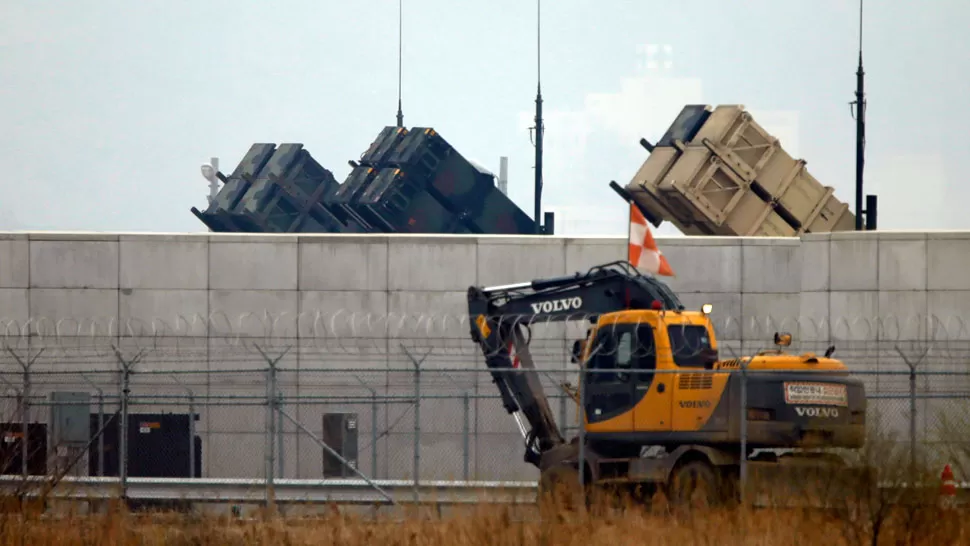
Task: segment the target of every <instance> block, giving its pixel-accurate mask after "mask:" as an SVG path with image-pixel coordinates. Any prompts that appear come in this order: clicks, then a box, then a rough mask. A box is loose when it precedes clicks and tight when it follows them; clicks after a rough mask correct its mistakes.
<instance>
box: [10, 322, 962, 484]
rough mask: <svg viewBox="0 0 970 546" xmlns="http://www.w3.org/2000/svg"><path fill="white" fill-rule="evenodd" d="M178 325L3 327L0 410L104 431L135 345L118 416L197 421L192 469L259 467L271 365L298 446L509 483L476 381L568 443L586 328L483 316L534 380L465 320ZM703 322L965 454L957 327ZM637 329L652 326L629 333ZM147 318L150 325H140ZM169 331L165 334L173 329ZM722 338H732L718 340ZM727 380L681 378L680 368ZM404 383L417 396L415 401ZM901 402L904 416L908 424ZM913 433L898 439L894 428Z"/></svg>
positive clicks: (677, 347)
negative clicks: (821, 372) (59, 411)
mask: <svg viewBox="0 0 970 546" xmlns="http://www.w3.org/2000/svg"><path fill="white" fill-rule="evenodd" d="M191 316H192V315H189V316H186V317H184V318H179V319H178V320H170V321H163V320H161V319H158V320H153V321H147V322H146V321H136V320H131V321H117V320H112V319H104V320H102V319H96V318H87V319H61V320H46V319H41V320H30V321H23V322H17V321H10V320H8V321H3V324H4V326H3V332H4V333H3V335H2V336H0V380H2V383H3V384H2V385H0V391H2V399H3V405H0V412H2V415H0V417H2V418H3V419H4V420H9V421H16V420H18V419H20V418H21V417H22V415H21V413H19V412H21V410H23V409H24V408H26V410H27V412H28V416H29V419H30V420H31V421H35V420H41V421H43V420H44V419H45V414H46V412H47V410H48V409H49V408H50V407H51V405H52V404H53V402H51V401H50V399H49V398H48V395H49V393H50V392H51V391H56V390H85V391H91V392H93V393H95V398H94V399H93V401H94V400H96V401H97V404H98V405H99V407H100V408H101V409H99V411H98V413H99V414H100V416H101V418H102V421H108V422H109V423H110V425H109V426H116V424H117V421H111V419H112V417H113V416H115V415H118V413H119V411H120V405H121V400H122V394H121V391H122V388H121V376H120V367H119V362H118V360H119V358H120V359H123V360H124V359H134V357H135V355H136V354H138V353H141V352H143V353H144V354H143V356H142V358H141V359H140V360H139V361H138V362H137V364H136V365H134V366H133V367H132V369H131V375H130V383H129V388H130V395H129V398H128V400H127V404H128V411H129V412H131V414H132V415H138V414H142V413H144V414H152V413H159V412H183V413H184V412H186V411H190V412H192V411H194V412H197V413H198V414H199V415H200V421H199V425H198V427H199V429H198V430H199V434H200V435H201V436H202V437H203V442H204V445H205V448H204V451H203V459H204V467H203V469H202V473H203V474H202V475H203V476H210V477H258V476H261V475H264V473H265V469H264V466H265V465H264V464H263V462H262V460H261V459H259V458H255V459H252V460H250V458H247V457H246V453H247V452H253V453H262V452H263V451H264V449H266V448H265V445H267V444H268V442H267V440H266V434H267V432H266V428H267V426H268V425H267V422H266V417H265V413H266V411H267V407H268V406H269V405H271V404H268V402H267V384H268V383H267V375H266V372H267V368H268V358H276V357H280V356H281V359H280V361H279V365H278V369H277V372H278V377H277V379H276V382H275V383H274V384H275V385H276V387H277V391H278V392H276V393H271V397H272V398H273V399H274V400H275V402H273V404H278V406H277V407H279V408H280V409H281V410H282V411H284V412H285V413H286V415H288V416H292V418H293V419H296V420H297V421H298V422H299V423H300V424H301V426H303V427H306V428H307V429H309V430H311V431H313V433H314V434H315V435H318V434H319V431H320V430H321V426H322V425H321V419H322V415H323V414H324V413H326V412H329V411H336V412H352V413H355V414H356V415H357V416H358V425H359V427H360V442H359V452H358V457H357V461H356V464H357V465H358V467H359V468H360V469H362V470H363V471H365V472H366V474H367V475H368V476H370V477H376V478H382V479H385V478H386V479H397V478H401V479H406V478H408V477H409V476H410V475H411V474H413V470H412V467H413V462H414V458H415V450H416V449H419V450H420V466H421V469H422V470H421V471H422V472H428V473H429V475H428V476H427V477H428V478H440V479H461V478H468V479H520V478H523V477H528V476H531V474H530V473H529V472H531V471H530V470H529V469H528V468H524V465H522V464H512V462H519V461H521V456H522V449H523V446H522V440H521V438H520V437H519V436H518V432H517V430H516V428H515V424H514V421H513V419H512V418H511V417H510V416H509V415H508V414H507V413H506V412H505V411H504V410H503V409H502V407H501V401H500V398H499V394H498V392H497V390H496V389H495V386H494V385H493V384H492V381H493V379H494V378H495V377H500V376H501V375H502V374H504V373H536V374H537V375H538V377H539V379H540V381H541V384H542V385H543V386H544V387H545V389H546V394H547V397H548V398H549V401H550V408H551V410H552V412H553V413H554V414H555V416H556V419H557V422H558V423H559V426H560V428H561V429H563V430H564V431H571V432H572V433H575V431H576V430H578V428H577V427H578V421H577V419H578V417H577V408H576V404H575V401H574V399H573V398H572V396H571V394H570V391H569V388H570V387H571V386H575V385H576V384H578V382H579V381H578V376H579V372H580V371H581V368H580V366H579V365H578V364H576V363H575V362H572V363H571V356H572V355H571V352H572V351H571V343H572V342H573V341H574V340H576V339H582V338H585V337H586V331H587V329H589V328H591V327H593V326H594V325H595V323H594V321H595V320H596V319H597V318H598V317H595V316H587V315H575V316H572V317H569V318H570V319H573V320H570V321H565V322H560V321H555V322H552V321H550V320H547V319H539V320H537V319H535V318H534V317H511V318H510V317H498V318H496V321H502V320H505V321H509V322H510V324H507V326H509V327H520V326H521V327H522V328H523V329H524V330H525V331H526V332H527V336H526V337H527V339H528V341H529V346H530V352H531V354H532V357H533V360H534V361H535V369H534V370H523V369H515V368H512V369H508V370H495V369H490V368H488V367H487V366H485V363H484V361H483V358H484V357H485V356H488V355H485V354H483V352H482V349H481V346H479V345H478V344H476V343H475V342H474V341H473V340H472V339H471V335H472V332H473V330H472V329H473V328H476V326H475V321H474V320H471V319H470V317H468V316H466V315H461V314H447V313H410V314H395V313H388V314H377V313H357V312H351V311H337V312H327V313H324V312H304V313H302V314H300V315H287V314H285V313H282V314H280V313H277V314H273V313H269V312H263V313H246V314H243V315H239V316H235V317H232V318H231V319H229V318H227V316H226V315H225V314H220V313H214V314H213V315H211V316H209V317H203V316H201V315H194V316H196V317H197V320H195V322H193V321H192V320H189V319H190V318H191ZM631 316H632V315H631ZM665 316H666V318H665V319H664V324H665V327H666V330H667V333H668V334H670V332H671V331H676V330H677V329H679V328H687V327H689V326H690V325H689V324H684V323H683V320H681V319H679V318H678V314H677V312H676V311H667V312H665ZM213 317H215V318H213ZM300 317H302V319H301V318H300ZM712 320H713V328H714V331H715V335H718V344H717V348H718V352H719V359H720V361H721V362H723V363H726V364H730V362H731V360H732V359H743V360H744V361H745V362H750V361H751V359H752V358H754V357H755V356H756V355H758V354H759V353H761V354H764V353H768V354H770V353H772V352H774V351H776V350H784V351H786V352H788V353H789V354H791V355H793V356H795V357H798V358H808V356H806V355H821V354H823V353H824V352H825V351H826V350H827V349H828V348H829V347H831V346H835V352H834V353H833V354H832V357H833V358H836V359H840V360H843V361H844V362H845V363H846V364H847V365H848V367H849V371H850V374H851V375H853V376H855V377H858V378H860V379H862V380H863V382H864V384H865V386H866V390H867V395H868V396H869V402H868V403H869V406H870V408H871V409H870V414H871V421H872V423H873V427H875V428H879V429H880V430H887V431H891V432H895V433H897V435H898V436H899V437H900V438H901V439H900V440H899V442H900V443H901V444H905V446H906V447H907V449H909V444H910V443H911V442H912V441H913V439H914V438H915V439H916V440H918V442H917V443H918V446H917V447H918V448H919V451H920V452H921V453H922V452H924V451H925V452H927V453H930V454H932V453H936V454H937V456H939V454H940V453H943V452H947V451H950V452H953V453H962V452H963V450H965V449H966V451H967V452H968V453H970V449H968V448H967V446H965V445H964V442H963V441H962V440H960V438H961V436H960V435H957V434H955V433H954V432H953V431H954V430H959V429H960V428H961V427H962V426H964V425H963V423H962V422H961V419H962V418H963V417H962V416H963V415H964V414H968V413H967V412H966V410H968V409H970V402H968V401H970V371H968V370H970V366H967V365H966V364H967V363H968V362H970V332H968V329H967V325H966V324H965V323H964V322H963V320H962V319H960V318H959V317H939V316H927V315H913V316H891V315H889V316H878V317H871V318H867V317H843V318H838V317H837V318H834V319H824V320H822V319H819V320H815V319H812V318H809V317H771V316H762V317H751V318H750V319H749V318H744V319H736V318H730V317H729V318H726V319H725V318H717V317H715V318H713V319H712ZM576 323H579V327H576ZM647 323H649V324H651V325H653V324H656V321H644V322H643V324H647ZM153 324H154V325H156V327H155V328H151V327H150V326H151V325H153ZM179 324H181V325H183V326H180V327H178V328H175V326H177V325H179ZM623 324H625V325H626V327H628V331H629V332H630V333H631V334H632V335H633V337H634V339H633V340H632V342H631V345H630V347H631V350H632V353H631V357H634V358H639V357H644V356H651V354H654V355H656V354H658V353H657V351H658V341H657V339H656V338H645V339H640V338H639V337H637V336H639V333H638V332H639V331H640V330H639V329H638V328H637V326H639V325H640V323H638V322H637V321H635V320H634V321H633V322H626V323H623ZM112 325H113V326H112ZM146 325H148V327H146ZM166 325H167V326H166ZM190 326H191V327H190ZM619 326H621V324H620V323H611V322H609V321H605V322H604V323H603V324H601V325H600V326H599V328H600V330H599V332H600V334H602V333H609V331H610V329H612V328H617V327H619ZM630 326H632V329H630V328H629V327H630ZM644 331H648V329H644ZM722 332H728V333H729V334H728V335H725V334H723V333H722ZM730 332H736V333H737V334H736V337H735V336H732V335H730ZM775 333H789V334H791V335H792V338H793V341H792V344H791V345H790V346H788V347H778V346H776V345H775V344H774V342H773V336H774V334H775ZM600 334H598V335H600ZM667 337H668V338H670V337H671V336H669V335H668V336H667ZM671 339H673V341H671ZM671 339H666V338H665V340H664V341H663V344H665V345H664V347H663V350H664V354H667V352H666V351H670V352H673V353H677V354H682V355H687V356H690V355H696V354H698V353H700V351H701V349H702V348H703V347H704V345H703V343H701V342H700V341H699V340H700V338H698V337H691V336H688V335H674V336H673V338H671ZM505 350H506V349H502V351H505ZM617 350H618V349H617V348H616V347H612V348H610V347H606V348H605V352H604V353H597V354H598V356H599V355H601V354H606V355H607V356H615V351H617ZM611 351H612V352H611ZM409 353H413V354H419V355H423V354H425V353H427V359H426V360H425V361H424V362H423V363H422V364H421V365H420V366H419V371H420V378H418V377H417V374H416V373H415V371H416V370H415V365H414V361H413V359H412V358H411V356H410V355H409ZM503 354H504V353H503ZM119 355H120V356H119ZM33 358H36V364H35V365H34V366H32V367H31V369H30V371H29V377H30V379H29V389H28V390H29V392H28V393H27V394H28V396H27V397H23V396H22V395H23V393H24V390H25V389H24V384H23V379H22V378H23V372H24V370H23V369H22V368H21V366H20V365H19V364H18V363H17V359H20V360H23V361H24V362H26V361H29V360H31V359H33ZM907 361H909V362H910V364H914V367H915V370H912V369H910V367H909V366H910V364H908V363H907ZM730 371H731V370H729V369H719V370H705V369H701V368H689V369H685V370H681V372H684V373H685V375H697V374H705V373H724V372H730ZM588 372H590V373H594V374H595V373H605V372H601V371H599V370H595V369H590V370H588ZM635 372H636V373H647V374H661V373H664V372H663V371H661V370H636V371H635ZM750 373H754V372H749V374H750ZM416 386H419V387H420V391H419V394H417V395H416V394H415V387H416ZM18 397H20V398H18ZM914 399H915V400H916V404H915V406H916V412H915V415H916V416H915V417H913V416H911V415H910V414H911V413H913V412H912V407H913V400H914ZM417 405H420V407H421V410H420V415H419V417H418V418H417V419H418V420H417V423H418V424H419V425H420V426H419V427H416V426H415V423H416V419H415V415H416V414H417V413H418V412H415V411H414V410H415V408H416V407H417ZM116 419H117V418H116ZM914 422H915V424H916V429H915V430H916V432H915V433H913V432H911V428H912V427H913V424H914ZM968 424H970V423H968ZM274 427H277V428H278V429H279V430H281V431H282V432H281V436H280V438H282V439H279V438H277V439H275V440H274V442H273V443H274V445H276V446H277V447H275V448H274V449H276V450H277V451H278V452H279V453H280V455H279V456H278V457H277V458H275V459H274V461H275V463H276V464H277V465H282V466H279V467H277V468H276V470H275V474H276V476H277V477H279V478H282V479H289V478H308V477H314V476H319V466H320V464H322V463H320V462H319V458H320V457H321V456H322V455H321V454H320V449H319V446H318V445H317V444H316V443H315V442H314V441H313V440H312V439H311V438H310V437H308V436H307V435H306V434H305V433H303V432H301V431H300V430H299V429H298V427H296V426H294V425H293V424H292V423H291V422H289V421H288V420H287V421H284V422H282V423H281V424H280V423H277V424H276V425H274ZM416 439H417V440H418V441H417V442H416V441H415V440H416ZM415 445H418V446H419V447H417V448H415ZM280 446H282V447H280ZM234 456H235V457H236V458H238V459H239V460H238V461H237V462H235V463H233V462H231V460H232V458H233V457H234ZM223 457H226V458H227V459H223ZM921 457H923V455H921ZM926 457H930V455H926ZM953 457H956V455H953ZM961 457H962V455H961ZM221 460H227V461H230V462H225V463H223V462H219V461H221ZM960 460H963V459H960ZM967 469H968V470H970V464H968V465H967ZM425 477H426V476H424V475H422V479H424V478H425Z"/></svg>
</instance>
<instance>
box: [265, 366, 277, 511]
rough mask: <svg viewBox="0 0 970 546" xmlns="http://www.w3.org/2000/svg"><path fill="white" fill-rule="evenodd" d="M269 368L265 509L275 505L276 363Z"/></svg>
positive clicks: (267, 382)
mask: <svg viewBox="0 0 970 546" xmlns="http://www.w3.org/2000/svg"><path fill="white" fill-rule="evenodd" d="M267 362H268V363H269V367H268V368H267V369H266V375H267V377H266V507H267V508H269V507H271V506H272V505H274V504H275V500H276V499H275V498H274V494H273V493H274V492H273V482H274V479H275V476H274V471H275V468H274V466H275V465H276V461H275V460H274V458H275V455H276V438H275V436H276V419H275V417H276V415H275V410H276V407H275V391H276V363H275V362H273V361H267Z"/></svg>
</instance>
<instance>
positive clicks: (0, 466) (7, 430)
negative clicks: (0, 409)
mask: <svg viewBox="0 0 970 546" xmlns="http://www.w3.org/2000/svg"><path fill="white" fill-rule="evenodd" d="M23 430H24V425H23V423H14V422H6V423H0V474H22V473H23V466H22V465H23V463H22V461H23V460H24V459H23V438H24V434H23ZM27 473H28V474H30V475H32V476H44V475H47V425H46V424H44V423H27Z"/></svg>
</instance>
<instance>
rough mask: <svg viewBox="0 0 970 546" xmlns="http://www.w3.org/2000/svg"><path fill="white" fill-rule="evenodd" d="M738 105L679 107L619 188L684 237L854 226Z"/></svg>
mask: <svg viewBox="0 0 970 546" xmlns="http://www.w3.org/2000/svg"><path fill="white" fill-rule="evenodd" d="M805 165H806V162H805V161H804V160H801V159H797V160H796V159H793V158H792V157H791V156H790V155H789V154H788V153H787V152H786V151H785V150H784V149H783V148H782V147H781V145H780V143H779V142H778V139H776V138H775V137H773V136H771V135H769V134H768V133H767V132H766V131H765V130H764V129H763V128H762V127H761V126H760V125H759V124H758V123H757V122H756V121H755V120H754V119H753V118H752V117H751V115H750V114H749V113H748V112H746V111H745V109H744V107H743V106H741V105H721V106H718V107H716V108H713V109H712V108H711V107H710V106H707V105H687V106H685V107H684V109H683V110H681V112H680V114H679V115H678V116H677V118H676V119H675V120H674V122H673V123H672V124H671V126H670V127H669V128H668V129H667V131H666V133H665V134H664V135H663V137H662V138H661V139H660V140H659V141H658V142H657V144H656V145H655V146H653V147H652V150H650V156H649V157H648V158H647V160H646V161H645V162H644V163H643V165H642V166H641V167H640V169H639V170H638V171H637V173H636V174H635V175H634V177H633V179H632V180H631V181H630V182H629V184H627V186H626V190H627V191H628V192H629V193H630V195H631V196H632V197H633V199H634V200H635V201H636V202H637V203H638V204H639V205H640V206H641V207H642V208H643V209H645V210H646V212H647V213H648V216H649V218H648V220H649V221H650V222H651V223H653V224H654V225H655V226H659V225H660V223H661V222H663V221H668V222H670V223H672V224H674V225H675V226H677V228H678V229H680V230H681V231H682V232H683V233H684V234H686V235H722V236H773V237H792V236H797V235H800V234H802V233H820V232H831V231H846V230H852V229H854V228H855V216H854V215H853V214H852V213H851V212H850V211H849V206H848V205H847V204H845V203H843V202H841V201H839V200H838V198H836V197H835V195H834V194H835V191H834V189H833V188H831V187H829V186H823V185H822V184H821V183H820V182H819V181H818V180H816V179H815V178H814V177H813V176H812V175H811V174H809V172H808V170H807V169H806V168H805Z"/></svg>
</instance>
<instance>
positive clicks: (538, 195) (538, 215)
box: [533, 0, 545, 234]
mask: <svg viewBox="0 0 970 546" xmlns="http://www.w3.org/2000/svg"><path fill="white" fill-rule="evenodd" d="M539 2H540V0H536V118H535V122H536V125H535V131H536V143H535V146H536V165H535V169H536V173H535V174H536V180H535V215H534V216H533V218H534V219H535V223H536V233H537V234H541V233H542V134H543V133H544V132H545V130H544V127H543V126H542V50H541V39H540V38H541V28H542V27H541V25H540V20H541V19H540V17H541V11H540V5H539Z"/></svg>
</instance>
